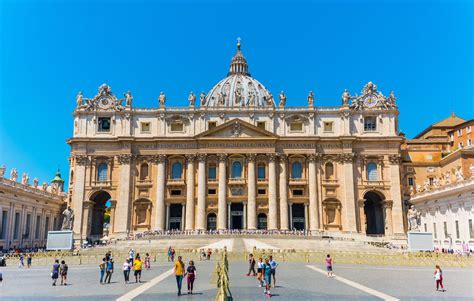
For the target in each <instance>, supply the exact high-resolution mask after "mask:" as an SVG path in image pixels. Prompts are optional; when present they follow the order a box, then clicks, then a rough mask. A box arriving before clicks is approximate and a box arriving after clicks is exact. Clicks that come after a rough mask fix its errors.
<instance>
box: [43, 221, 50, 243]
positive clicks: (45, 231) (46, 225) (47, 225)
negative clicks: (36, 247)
mask: <svg viewBox="0 0 474 301" xmlns="http://www.w3.org/2000/svg"><path fill="white" fill-rule="evenodd" d="M48 231H49V216H47V217H46V220H45V222H44V236H43V238H44V239H47V238H48Z"/></svg>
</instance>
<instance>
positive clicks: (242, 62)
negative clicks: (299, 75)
mask: <svg viewBox="0 0 474 301" xmlns="http://www.w3.org/2000/svg"><path fill="white" fill-rule="evenodd" d="M204 106H206V107H273V106H274V100H273V96H272V94H271V93H270V91H268V90H267V89H266V88H265V86H263V85H262V84H261V83H260V82H259V81H258V80H256V79H255V78H253V77H251V76H250V73H249V72H248V65H247V60H246V59H245V57H244V56H243V54H242V51H241V50H240V40H239V41H238V43H237V53H236V54H235V55H234V57H233V58H232V61H231V63H230V68H229V73H228V74H227V77H226V78H224V79H223V80H221V81H220V82H218V83H217V85H215V86H214V87H213V88H212V89H211V90H210V91H209V93H208V94H207V96H206V98H205V104H204Z"/></svg>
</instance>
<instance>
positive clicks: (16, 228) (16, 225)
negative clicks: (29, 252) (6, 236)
mask: <svg viewBox="0 0 474 301" xmlns="http://www.w3.org/2000/svg"><path fill="white" fill-rule="evenodd" d="M19 233H20V213H19V212H16V213H15V223H14V227H13V239H18V237H19Z"/></svg>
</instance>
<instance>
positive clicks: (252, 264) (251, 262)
mask: <svg viewBox="0 0 474 301" xmlns="http://www.w3.org/2000/svg"><path fill="white" fill-rule="evenodd" d="M250 272H252V275H253V276H256V275H257V273H255V258H253V254H250V255H249V272H248V273H247V276H250Z"/></svg>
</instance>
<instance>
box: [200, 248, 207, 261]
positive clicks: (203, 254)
mask: <svg viewBox="0 0 474 301" xmlns="http://www.w3.org/2000/svg"><path fill="white" fill-rule="evenodd" d="M200 259H201V260H205V259H206V251H204V248H203V249H201V258H200Z"/></svg>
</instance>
